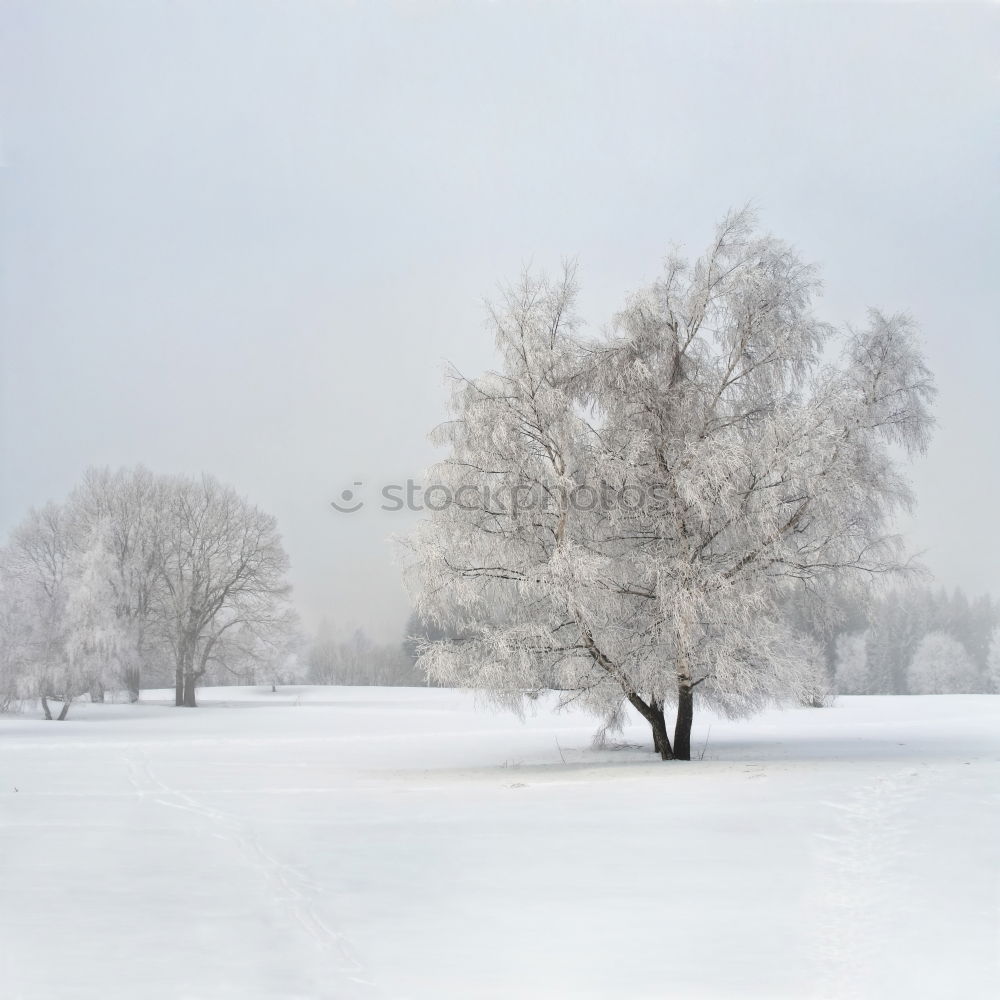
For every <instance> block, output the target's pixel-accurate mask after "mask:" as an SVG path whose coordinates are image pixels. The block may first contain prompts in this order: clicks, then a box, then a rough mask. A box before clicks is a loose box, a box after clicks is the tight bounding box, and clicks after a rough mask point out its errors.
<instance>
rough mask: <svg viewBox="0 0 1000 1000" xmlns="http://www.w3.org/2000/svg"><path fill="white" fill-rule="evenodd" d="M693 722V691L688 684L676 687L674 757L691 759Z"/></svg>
mask: <svg viewBox="0 0 1000 1000" xmlns="http://www.w3.org/2000/svg"><path fill="white" fill-rule="evenodd" d="M693 722H694V690H693V689H692V687H691V685H690V684H684V683H681V684H678V686H677V720H676V722H675V724H674V756H675V757H676V758H677V759H678V760H690V759H691V723H693Z"/></svg>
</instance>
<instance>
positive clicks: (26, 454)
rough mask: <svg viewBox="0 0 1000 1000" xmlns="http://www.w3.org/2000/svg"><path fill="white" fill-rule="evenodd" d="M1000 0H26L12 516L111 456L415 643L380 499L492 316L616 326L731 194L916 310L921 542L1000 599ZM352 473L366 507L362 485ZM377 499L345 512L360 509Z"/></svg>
mask: <svg viewBox="0 0 1000 1000" xmlns="http://www.w3.org/2000/svg"><path fill="white" fill-rule="evenodd" d="M998 29H1000V11H998V10H997V8H996V7H992V8H991V7H986V6H983V7H961V8H956V7H939V8H932V7H915V6H909V5H886V6H879V7H861V6H857V5H850V6H842V7H837V6H827V5H823V6H812V5H810V6H795V7H791V6H781V5H768V6H755V7H753V8H751V9H746V8H737V7H735V6H734V7H730V6H726V5H718V6H708V5H705V6H698V7H690V8H689V7H684V6H672V5H671V6H667V5H662V6H658V5H652V4H623V5H610V4H601V5H596V4H595V5H579V6H577V5H574V6H572V7H570V6H569V5H551V6H547V7H540V6H536V5H533V4H531V5H529V4H503V3H497V4H485V3H477V4H466V5H458V4H454V5H452V4H444V3H424V4H398V5H378V6H375V5H357V6H355V5H348V4H335V3H320V2H304V0H302V2H289V3H277V2H269V3H264V2H258V0H236V2H228V3H226V2H216V3H212V4H205V3H201V2H166V3H154V2H147V3H143V4H136V5H125V4H121V3H113V2H109V3H97V2H86V3H80V2H78V0H77V2H68V3H55V2H48V0H33V2H23V3H18V2H2V3H0V156H2V159H0V164H2V166H0V337H2V348H0V349H2V358H0V363H2V374H0V379H2V381H0V470H2V483H3V486H2V496H0V530H2V532H3V533H6V532H7V531H8V530H9V529H10V528H11V527H13V525H14V524H15V523H17V521H18V520H20V518H21V517H22V516H23V514H24V513H25V511H26V510H27V508H28V507H29V506H31V505H33V504H41V503H44V502H45V501H46V500H48V499H50V498H60V497H62V496H64V495H65V494H66V493H67V492H68V491H69V490H70V489H71V488H72V487H73V485H74V483H75V482H77V481H78V480H79V478H80V475H81V474H82V472H83V470H84V469H85V468H86V467H87V466H89V465H95V464H97V465H103V464H109V465H112V466H117V465H122V464H128V465H131V464H135V463H140V462H141V463H143V464H145V465H147V466H149V467H150V468H152V469H155V470H157V471H164V472H199V471H202V470H205V471H211V472H212V473H214V474H216V475H217V476H218V477H219V478H220V479H222V480H223V481H225V482H228V483H231V484H232V485H234V486H235V487H236V488H237V489H238V490H239V491H240V492H241V493H243V494H245V495H246V496H248V497H249V498H250V499H252V500H253V501H254V502H255V503H257V504H259V505H260V506H262V507H263V508H264V509H266V510H269V511H271V512H273V513H274V514H276V515H277V517H278V520H279V523H280V525H281V529H282V533H283V535H284V538H285V543H286V547H287V549H288V552H289V554H290V556H291V559H292V565H293V573H292V576H293V581H294V584H295V587H296V593H297V603H298V605H299V607H300V609H301V611H302V613H303V617H304V618H305V621H306V623H307V624H308V625H311V626H316V625H318V624H319V623H320V622H321V621H322V620H323V619H326V620H328V621H330V622H333V623H336V624H338V625H343V626H346V625H353V624H359V625H363V626H364V627H366V628H367V629H368V630H369V631H370V632H372V633H373V634H375V635H378V636H382V635H384V636H390V635H394V634H398V633H399V632H400V630H401V629H402V625H403V621H404V619H405V616H406V613H407V607H408V604H407V600H406V596H405V594H404V591H403V588H402V585H401V583H400V581H399V573H398V570H397V568H396V567H395V565H394V560H393V553H392V546H391V544H390V542H389V541H388V538H389V536H390V535H391V534H393V533H400V532H405V531H406V530H407V528H408V527H409V526H410V525H411V524H412V523H413V518H414V516H415V515H413V514H409V513H405V512H401V513H388V512H384V511H381V510H379V509H378V507H379V502H378V493H379V491H380V490H381V488H382V487H383V486H384V485H387V484H392V483H401V482H405V481H406V479H407V478H408V477H409V478H414V479H417V480H419V478H420V474H421V470H422V469H423V468H424V467H425V466H426V465H428V464H429V463H430V462H431V461H433V459H434V457H435V452H434V450H433V448H432V447H431V445H430V444H429V442H428V440H427V433H428V432H429V431H430V429H431V428H432V427H433V426H434V425H435V424H436V423H438V422H439V421H440V420H442V419H444V417H445V416H446V409H445V401H446V386H445V382H444V379H443V377H442V371H443V368H444V365H445V363H446V362H450V363H453V364H454V365H456V366H457V367H458V368H459V369H461V370H462V371H466V372H470V373H475V372H478V371H481V370H482V369H484V368H486V367H489V366H490V364H491V363H492V343H491V339H490V335H489V333H488V331H487V330H486V329H485V326H484V323H483V318H484V314H483V297H484V296H488V295H490V294H491V293H492V292H493V290H494V289H495V288H496V285H497V283H498V282H499V281H501V280H504V279H507V278H511V277H514V276H516V275H517V273H518V272H519V270H520V269H521V268H522V266H523V265H525V264H526V263H532V264H534V265H535V266H538V267H544V268H547V269H549V270H552V269H555V268H557V267H558V266H559V262H560V260H561V259H562V257H563V256H565V255H574V256H576V257H577V258H578V259H579V262H580V280H581V283H582V299H581V311H582V313H583V315H584V316H585V317H586V318H587V319H588V321H589V322H590V323H591V324H592V325H593V327H594V328H595V330H597V329H600V327H601V326H602V325H603V324H604V323H605V322H607V320H608V319H609V318H610V317H611V316H612V314H613V313H614V311H615V310H616V309H617V308H618V307H619V306H620V305H621V304H622V301H623V298H624V296H625V294H626V293H627V292H628V291H629V290H630V289H633V288H635V287H637V286H638V285H640V284H642V283H644V282H647V281H649V280H650V279H652V278H653V277H655V275H656V273H657V270H658V267H659V264H660V261H661V259H662V257H663V255H664V253H665V252H666V250H667V249H668V246H669V245H670V244H671V243H675V242H676V243H682V244H684V245H685V246H686V247H687V248H689V249H690V251H691V252H692V253H696V252H697V251H698V250H700V248H701V247H702V245H703V244H704V243H705V242H706V241H707V240H708V239H709V237H710V235H711V231H712V227H713V225H714V223H715V222H716V221H717V220H718V219H719V218H720V217H721V216H722V215H723V214H724V213H725V212H726V210H727V209H728V208H730V207H731V206H738V205H742V204H744V203H746V202H752V203H753V204H754V205H755V206H756V207H757V208H758V209H759V212H760V214H761V217H762V219H763V221H764V222H765V224H766V226H767V227H768V228H769V229H771V230H773V231H774V232H775V233H777V234H778V235H780V236H782V237H784V238H786V239H789V240H790V241H792V242H794V243H795V244H796V246H797V247H798V248H799V249H800V250H801V251H802V253H803V254H804V255H805V256H807V257H808V258H810V259H813V260H815V261H817V262H819V263H820V264H821V265H822V266H823V273H824V276H825V283H826V294H825V296H824V298H823V300H822V303H821V308H822V311H823V313H824V315H825V316H826V317H827V318H829V319H831V320H833V321H836V322H838V323H844V322H856V323H860V322H861V321H863V319H864V315H865V309H866V307H867V306H869V305H872V306H879V307H881V308H883V309H886V310H888V311H894V310H907V311H909V312H911V313H912V314H913V315H914V316H915V317H916V318H917V320H918V321H919V323H920V325H921V327H922V329H923V331H924V334H925V336H926V341H927V348H928V353H929V358H930V363H931V366H932V367H933V369H934V371H935V374H936V376H937V379H938V386H939V389H940V397H939V400H938V406H937V413H938V420H939V428H938V432H937V434H936V437H935V440H934V442H933V444H932V447H931V449H930V451H929V453H928V455H927V456H926V458H924V459H923V460H921V461H920V462H919V463H918V464H916V465H915V466H914V467H912V469H911V475H912V478H913V480H914V483H915V485H916V490H917V495H918V498H919V508H918V510H917V513H916V515H915V516H914V517H913V519H912V522H909V523H907V524H906V525H905V527H906V529H907V530H908V532H909V534H910V536H911V538H912V542H913V545H914V547H916V548H918V549H921V550H923V551H924V553H925V554H924V560H925V562H926V564H927V566H928V567H929V568H930V569H931V570H932V571H933V572H934V574H935V576H936V578H937V580H938V581H939V582H941V583H942V584H945V585H947V586H954V585H959V584H960V585H962V586H963V587H965V588H966V589H967V590H968V591H970V592H980V591H985V590H992V591H993V592H994V593H1000V568H998V567H1000V541H998V538H997V534H996V532H995V530H994V524H993V516H994V510H995V506H996V498H997V497H998V496H1000V472H998V466H1000V461H998V460H1000V442H998V436H997V433H996V426H997V417H998V404H997V393H996V389H995V382H996V379H997V371H998V369H1000V338H998V332H997V316H998V315H1000V295H998V290H997V289H998V283H997V274H998V273H1000V250H998V242H997V234H998V232H1000V186H998V183H997V181H998V172H1000V171H998V168H1000V133H998V128H1000V59H998V56H997V53H1000V30H998ZM357 483H360V484H362V485H360V486H356V485H355V484H357ZM348 488H349V489H351V490H352V491H353V492H354V493H355V495H356V496H357V497H358V498H360V499H363V500H364V501H366V505H365V506H364V507H363V508H362V509H361V510H359V511H357V512H355V513H352V514H342V513H338V512H337V511H335V510H333V509H332V508H331V506H330V501H332V500H335V499H338V497H339V496H340V495H341V492H342V491H343V490H344V489H348Z"/></svg>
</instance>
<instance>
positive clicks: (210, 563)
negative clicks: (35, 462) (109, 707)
mask: <svg viewBox="0 0 1000 1000" xmlns="http://www.w3.org/2000/svg"><path fill="white" fill-rule="evenodd" d="M287 565H288V560H287V556H286V555H285V552H284V550H283V548H282V546H281V540H280V537H279V535H278V533H277V527H276V524H275V521H274V518H272V517H270V516H269V515H267V514H264V513H263V512H261V511H260V510H258V509H257V508H255V507H253V506H252V505H250V504H249V503H247V502H246V501H245V500H244V499H242V498H241V497H240V496H238V495H237V494H236V493H235V491H233V490H232V489H229V488H228V487H224V486H222V485H220V484H219V483H217V482H216V481H215V480H214V479H212V478H211V477H207V476H206V477H203V478H201V479H197V480H196V479H187V478H184V477H170V476H154V475H153V474H152V473H149V472H148V471H146V470H144V469H141V468H140V469H135V470H121V471H119V472H115V473H112V472H110V471H108V470H90V471H89V472H88V473H87V474H86V476H85V477H84V481H83V483H82V484H81V485H80V487H78V488H77V489H76V490H75V491H74V492H73V494H72V495H71V496H70V498H69V500H68V501H67V502H66V503H64V504H61V505H57V504H49V505H48V506H46V507H45V508H43V509H42V510H40V511H33V512H32V513H31V514H30V515H29V516H28V518H27V519H26V520H25V521H24V522H23V523H22V524H21V525H20V526H19V527H18V528H17V529H15V531H14V532H13V534H12V536H11V540H10V543H9V544H8V546H7V547H6V549H4V550H3V552H2V553H0V603H2V606H0V644H2V646H0V669H2V674H0V701H2V700H9V699H10V693H9V692H10V691H11V690H12V689H13V687H14V686H16V687H17V688H18V689H19V690H20V692H21V695H22V696H23V697H37V698H40V699H41V704H42V708H43V710H44V712H45V714H46V716H47V717H48V716H49V715H50V708H49V702H50V701H54V700H55V701H61V702H62V705H63V707H62V711H61V715H60V718H64V717H65V714H66V712H67V711H68V710H69V704H70V702H71V701H72V699H73V698H75V697H77V696H78V695H81V694H84V693H87V692H89V693H90V694H91V696H92V697H94V698H98V699H99V698H101V697H103V691H104V690H105V688H108V687H112V686H116V687H121V686H124V687H127V688H128V690H129V691H130V694H131V696H132V698H133V700H134V699H136V698H138V692H139V684H140V677H141V673H142V670H143V669H144V668H145V669H147V670H148V669H149V668H150V667H153V668H158V667H160V665H162V664H163V663H164V662H165V661H166V660H169V661H170V664H171V669H172V672H173V674H174V678H175V683H176V692H177V704H179V705H180V704H185V705H194V704H195V685H196V684H197V683H198V682H199V680H200V679H201V678H202V677H203V676H204V675H205V673H206V671H207V670H209V669H210V667H211V666H212V665H213V664H221V665H223V666H225V667H227V668H228V666H229V665H230V664H231V663H233V662H234V661H235V660H236V659H237V658H238V657H242V658H244V659H253V658H255V657H256V658H258V659H259V660H260V661H261V662H263V661H264V660H267V662H269V663H270V662H271V661H274V662H280V663H285V662H286V661H287V658H288V656H289V655H290V653H291V652H292V647H291V645H290V643H292V644H293V640H294V637H295V627H296V619H295V615H294V612H293V610H292V608H291V606H290V604H289V601H288V594H289V586H288V583H287V580H286V570H287Z"/></svg>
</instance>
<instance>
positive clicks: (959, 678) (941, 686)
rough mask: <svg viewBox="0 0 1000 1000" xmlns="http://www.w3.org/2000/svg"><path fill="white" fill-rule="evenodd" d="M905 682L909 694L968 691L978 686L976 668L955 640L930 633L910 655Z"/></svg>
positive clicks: (942, 633)
mask: <svg viewBox="0 0 1000 1000" xmlns="http://www.w3.org/2000/svg"><path fill="white" fill-rule="evenodd" d="M908 681H909V688H910V693H911V694H968V693H972V692H975V691H976V690H977V689H978V686H979V671H978V670H977V669H976V665H975V663H974V662H973V660H972V657H971V656H969V653H968V650H966V648H965V646H963V645H962V643H960V642H959V641H958V640H957V639H955V638H953V637H952V636H950V635H948V634H947V633H946V632H930V633H928V634H927V635H925V636H924V638H923V639H921V641H920V644H919V645H918V646H917V651H916V652H915V653H914V654H913V660H912V662H911V663H910V670H909V674H908Z"/></svg>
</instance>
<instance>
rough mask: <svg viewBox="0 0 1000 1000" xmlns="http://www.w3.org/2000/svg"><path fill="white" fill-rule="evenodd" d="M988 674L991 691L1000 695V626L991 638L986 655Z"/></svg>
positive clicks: (995, 629) (994, 630)
mask: <svg viewBox="0 0 1000 1000" xmlns="http://www.w3.org/2000/svg"><path fill="white" fill-rule="evenodd" d="M986 672H987V678H988V681H989V685H990V690H991V691H992V692H993V693H994V694H1000V625H998V626H997V627H996V628H994V629H993V633H992V635H991V636H990V645H989V651H988V652H987V654H986Z"/></svg>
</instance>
